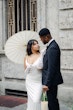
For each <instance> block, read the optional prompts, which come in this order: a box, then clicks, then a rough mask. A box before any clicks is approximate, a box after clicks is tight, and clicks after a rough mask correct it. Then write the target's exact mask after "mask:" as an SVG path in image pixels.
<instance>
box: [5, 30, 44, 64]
mask: <svg viewBox="0 0 73 110" xmlns="http://www.w3.org/2000/svg"><path fill="white" fill-rule="evenodd" d="M30 39H36V40H38V42H39V44H41V45H42V43H41V40H40V38H39V35H38V33H37V32H34V31H21V32H18V33H16V34H14V35H13V36H11V37H10V38H9V39H8V40H7V42H6V44H5V54H6V56H7V57H8V58H9V59H10V60H11V61H13V62H15V63H17V64H24V56H25V55H26V46H27V42H28V41H29V40H30Z"/></svg>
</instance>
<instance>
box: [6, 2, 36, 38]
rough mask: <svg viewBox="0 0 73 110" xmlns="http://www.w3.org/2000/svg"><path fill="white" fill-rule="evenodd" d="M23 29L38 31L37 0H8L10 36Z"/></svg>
mask: <svg viewBox="0 0 73 110" xmlns="http://www.w3.org/2000/svg"><path fill="white" fill-rule="evenodd" d="M23 30H34V31H37V0H8V37H10V36H11V35H13V34H14V33H17V32H19V31H23Z"/></svg>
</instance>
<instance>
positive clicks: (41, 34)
mask: <svg viewBox="0 0 73 110" xmlns="http://www.w3.org/2000/svg"><path fill="white" fill-rule="evenodd" d="M48 34H49V35H51V34H50V31H49V29H47V28H43V29H41V30H40V31H39V35H40V36H47V35H48Z"/></svg>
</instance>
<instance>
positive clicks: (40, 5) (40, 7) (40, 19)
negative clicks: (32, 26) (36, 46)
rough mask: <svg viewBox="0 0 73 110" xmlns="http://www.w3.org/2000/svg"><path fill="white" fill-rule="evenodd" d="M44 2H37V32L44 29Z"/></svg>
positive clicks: (40, 0) (39, 0) (41, 0)
mask: <svg viewBox="0 0 73 110" xmlns="http://www.w3.org/2000/svg"><path fill="white" fill-rule="evenodd" d="M46 1H47V0H37V31H39V30H40V29H41V28H44V27H46V23H47V22H46V3H47V2H46Z"/></svg>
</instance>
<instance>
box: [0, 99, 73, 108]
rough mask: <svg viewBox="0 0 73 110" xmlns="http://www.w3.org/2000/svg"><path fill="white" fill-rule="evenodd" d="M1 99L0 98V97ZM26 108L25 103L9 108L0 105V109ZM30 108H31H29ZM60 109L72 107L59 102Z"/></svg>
mask: <svg viewBox="0 0 73 110" xmlns="http://www.w3.org/2000/svg"><path fill="white" fill-rule="evenodd" d="M0 100H1V99H0ZM26 108H27V103H25V104H20V105H18V106H15V107H12V108H9V107H4V106H2V107H1V106H0V110H26ZM30 110H31V109H30ZM60 110H73V109H72V108H70V107H68V106H67V105H66V104H64V103H62V102H60Z"/></svg>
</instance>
